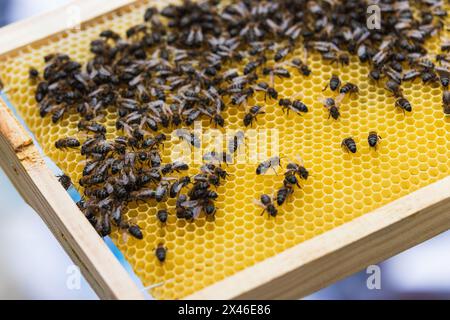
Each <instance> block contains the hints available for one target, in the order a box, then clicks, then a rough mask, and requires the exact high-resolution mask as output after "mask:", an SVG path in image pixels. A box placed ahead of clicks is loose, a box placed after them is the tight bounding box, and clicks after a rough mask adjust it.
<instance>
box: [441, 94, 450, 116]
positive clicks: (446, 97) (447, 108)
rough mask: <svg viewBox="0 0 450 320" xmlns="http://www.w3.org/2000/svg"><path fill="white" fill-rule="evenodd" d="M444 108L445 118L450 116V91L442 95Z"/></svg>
mask: <svg viewBox="0 0 450 320" xmlns="http://www.w3.org/2000/svg"><path fill="white" fill-rule="evenodd" d="M442 108H443V110H444V114H445V116H447V117H449V116H450V91H448V90H446V91H444V93H443V95H442Z"/></svg>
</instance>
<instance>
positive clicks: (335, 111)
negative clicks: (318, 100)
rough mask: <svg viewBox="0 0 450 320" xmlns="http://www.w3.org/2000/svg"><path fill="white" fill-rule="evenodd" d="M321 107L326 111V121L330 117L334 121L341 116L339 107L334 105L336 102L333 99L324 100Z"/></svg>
mask: <svg viewBox="0 0 450 320" xmlns="http://www.w3.org/2000/svg"><path fill="white" fill-rule="evenodd" d="M322 103H323V106H324V107H325V108H327V109H328V111H329V114H328V119H330V117H332V118H333V119H334V120H338V119H339V117H340V116H341V113H340V111H339V106H338V105H337V104H336V101H334V99H333V98H326V99H323V101H322Z"/></svg>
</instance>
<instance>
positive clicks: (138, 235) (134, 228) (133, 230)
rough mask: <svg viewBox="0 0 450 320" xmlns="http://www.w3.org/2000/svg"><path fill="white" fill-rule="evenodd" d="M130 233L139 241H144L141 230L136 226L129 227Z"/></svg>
mask: <svg viewBox="0 0 450 320" xmlns="http://www.w3.org/2000/svg"><path fill="white" fill-rule="evenodd" d="M128 233H129V234H131V235H132V236H133V237H134V238H136V239H138V240H142V239H144V235H143V233H142V230H141V228H140V227H139V226H138V225H136V224H131V225H129V226H128Z"/></svg>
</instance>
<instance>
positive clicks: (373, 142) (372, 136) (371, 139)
mask: <svg viewBox="0 0 450 320" xmlns="http://www.w3.org/2000/svg"><path fill="white" fill-rule="evenodd" d="M380 139H381V137H380V136H379V135H378V133H376V131H370V132H369V135H368V137H367V142H368V143H369V146H370V147H372V148H375V150H376V149H377V145H378V142H379V141H380Z"/></svg>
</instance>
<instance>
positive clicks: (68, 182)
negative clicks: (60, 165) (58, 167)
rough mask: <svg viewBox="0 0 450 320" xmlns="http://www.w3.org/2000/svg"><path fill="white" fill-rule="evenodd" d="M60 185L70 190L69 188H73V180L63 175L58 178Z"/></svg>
mask: <svg viewBox="0 0 450 320" xmlns="http://www.w3.org/2000/svg"><path fill="white" fill-rule="evenodd" d="M57 178H58V181H59V183H61V185H62V186H63V188H64V189H66V190H69V188H70V187H71V186H72V180H71V179H70V177H69V176H68V175H66V174H61V175H59V176H57Z"/></svg>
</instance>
